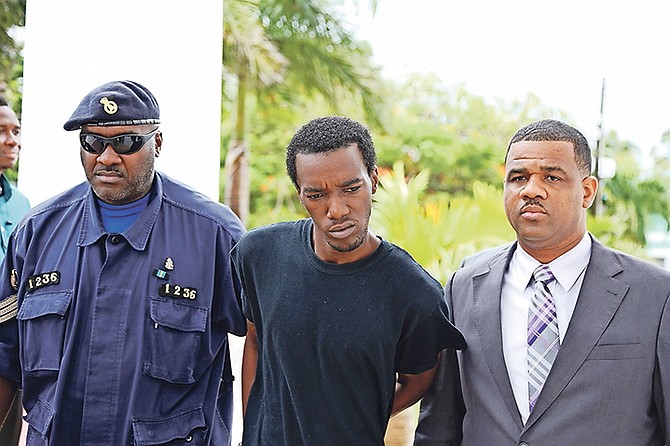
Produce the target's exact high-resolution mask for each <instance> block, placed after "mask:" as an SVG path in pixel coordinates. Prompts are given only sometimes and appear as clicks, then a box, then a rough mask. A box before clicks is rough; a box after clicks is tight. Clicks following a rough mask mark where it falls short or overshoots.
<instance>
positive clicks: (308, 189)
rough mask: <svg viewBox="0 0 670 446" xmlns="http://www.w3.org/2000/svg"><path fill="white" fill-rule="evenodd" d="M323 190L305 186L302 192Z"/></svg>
mask: <svg viewBox="0 0 670 446" xmlns="http://www.w3.org/2000/svg"><path fill="white" fill-rule="evenodd" d="M322 190H323V189H322V188H320V187H316V186H305V187H303V188H302V191H303V192H321V191H322Z"/></svg>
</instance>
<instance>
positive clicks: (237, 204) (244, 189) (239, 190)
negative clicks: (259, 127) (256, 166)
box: [223, 141, 250, 223]
mask: <svg viewBox="0 0 670 446" xmlns="http://www.w3.org/2000/svg"><path fill="white" fill-rule="evenodd" d="M224 171H225V178H226V186H225V190H224V195H223V201H224V202H225V203H226V204H227V205H228V206H230V208H231V209H232V210H233V212H235V213H236V214H237V216H238V217H240V220H242V222H243V223H246V222H247V219H248V218H249V194H250V186H249V157H248V154H247V146H246V144H245V143H244V141H233V142H232V143H231V146H230V148H229V149H228V153H227V154H226V162H225V170H224Z"/></svg>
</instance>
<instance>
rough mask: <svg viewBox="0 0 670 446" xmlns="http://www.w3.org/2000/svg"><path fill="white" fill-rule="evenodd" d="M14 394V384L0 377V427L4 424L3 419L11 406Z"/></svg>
mask: <svg viewBox="0 0 670 446" xmlns="http://www.w3.org/2000/svg"><path fill="white" fill-rule="evenodd" d="M15 393H16V383H15V382H14V381H12V380H11V379H7V378H5V377H4V376H0V425H2V424H4V423H5V418H6V417H7V412H8V411H9V408H10V406H11V405H12V401H13V400H14V394H15Z"/></svg>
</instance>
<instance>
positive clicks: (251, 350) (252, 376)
mask: <svg viewBox="0 0 670 446" xmlns="http://www.w3.org/2000/svg"><path fill="white" fill-rule="evenodd" d="M257 362H258V338H257V337H256V327H255V326H254V324H252V323H251V322H249V321H247V337H246V339H245V340H244V352H243V355H242V416H244V415H245V414H246V413H247V401H249V392H250V391H251V386H252V384H253V383H254V381H255V380H256V363H257Z"/></svg>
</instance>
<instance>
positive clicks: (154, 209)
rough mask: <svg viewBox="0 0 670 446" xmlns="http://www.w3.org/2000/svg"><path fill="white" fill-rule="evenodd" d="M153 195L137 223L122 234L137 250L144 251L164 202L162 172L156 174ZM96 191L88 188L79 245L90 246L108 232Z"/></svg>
mask: <svg viewBox="0 0 670 446" xmlns="http://www.w3.org/2000/svg"><path fill="white" fill-rule="evenodd" d="M149 193H150V194H152V195H153V197H154V198H153V199H152V200H151V201H150V202H149V205H148V206H147V207H146V209H144V211H142V213H141V214H140V216H139V217H138V218H137V220H135V223H133V224H132V226H131V227H130V228H128V229H126V230H125V231H123V232H122V233H121V235H122V236H123V237H124V238H125V239H126V240H128V243H129V244H130V245H131V246H132V247H133V248H134V249H135V250H137V251H144V249H145V248H146V246H147V243H148V241H149V234H151V229H152V228H153V226H154V223H156V219H157V218H158V212H159V211H160V208H161V204H162V203H163V179H162V178H161V176H160V174H158V173H156V174H155V175H154V182H153V185H152V190H151V192H149ZM95 201H96V198H95V193H94V192H93V188H91V187H89V188H88V193H87V196H86V203H85V205H84V212H83V217H82V222H81V228H80V232H79V240H78V245H79V246H88V245H92V244H93V243H95V242H96V241H97V240H99V239H100V237H102V236H104V235H107V234H108V232H107V231H105V228H104V227H103V225H102V217H101V216H100V209H99V208H98V206H97V205H96V202H95Z"/></svg>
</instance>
